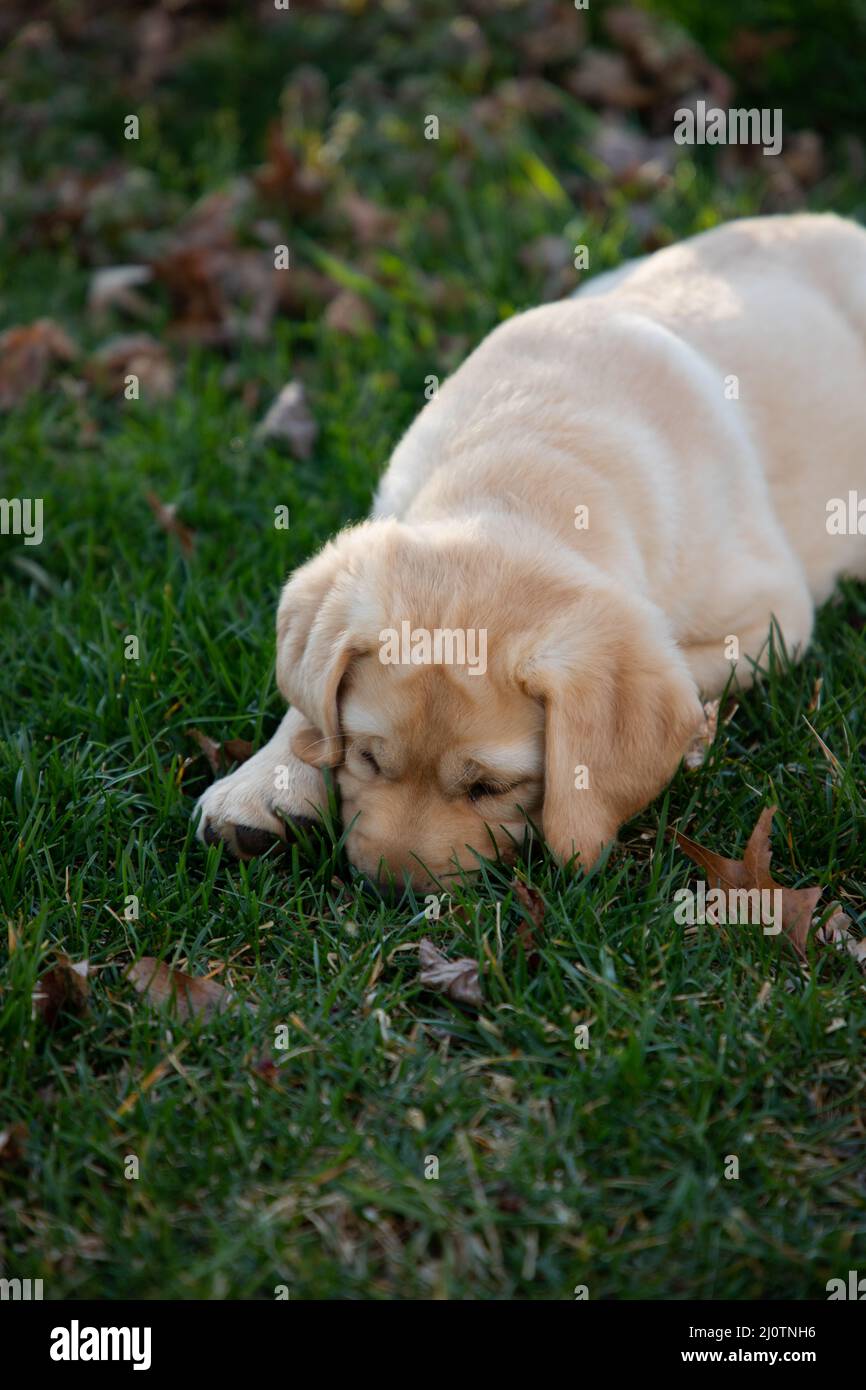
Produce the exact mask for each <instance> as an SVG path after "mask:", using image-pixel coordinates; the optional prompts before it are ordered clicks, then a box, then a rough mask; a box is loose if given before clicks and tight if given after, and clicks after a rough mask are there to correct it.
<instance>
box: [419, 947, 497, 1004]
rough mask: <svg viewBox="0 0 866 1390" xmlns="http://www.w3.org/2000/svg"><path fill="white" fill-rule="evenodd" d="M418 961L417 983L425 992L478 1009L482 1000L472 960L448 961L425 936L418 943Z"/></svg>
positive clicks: (464, 957)
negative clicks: (433, 992)
mask: <svg viewBox="0 0 866 1390" xmlns="http://www.w3.org/2000/svg"><path fill="white" fill-rule="evenodd" d="M418 958H419V960H420V962H421V970H420V973H419V975H418V980H419V983H420V984H422V985H423V986H424V987H425V989H432V990H436V991H438V992H439V993H441V994H447V996H448V998H449V999H453V1000H454V1001H455V1003H457V1004H468V1005H469V1006H470V1007H471V1008H473V1009H480V1008H481V1007H482V1005H483V1003H484V999H483V996H482V994H481V987H480V985H479V983H478V962H477V961H476V960H473V959H472V958H471V957H470V956H462V957H461V958H460V959H459V960H448V958H447V956H444V955H443V954H442V952H441V951H440V950H438V949H437V947H436V946H434V945H433V942H432V941H431V940H430V938H429V937H427V936H425V937H422V939H421V941H420V942H419V943H418Z"/></svg>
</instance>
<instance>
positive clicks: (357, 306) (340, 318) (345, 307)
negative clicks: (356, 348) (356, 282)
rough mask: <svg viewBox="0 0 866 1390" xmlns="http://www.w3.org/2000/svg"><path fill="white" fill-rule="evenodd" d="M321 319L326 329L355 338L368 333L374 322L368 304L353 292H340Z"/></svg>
mask: <svg viewBox="0 0 866 1390" xmlns="http://www.w3.org/2000/svg"><path fill="white" fill-rule="evenodd" d="M323 317H324V321H325V323H326V324H327V326H328V328H333V329H334V330H335V331H336V332H337V333H348V334H350V335H351V336H352V337H356V338H357V337H361V336H362V335H363V334H364V333H369V332H370V329H371V328H372V327H373V323H374V322H375V320H374V318H373V311H372V309H371V308H370V306H369V304H368V303H367V301H366V300H365V299H362V298H361V296H360V295H359V294H355V291H354V290H340V293H339V294H338V295H336V296H335V297H334V298H333V299H332V300H331V302H330V304H329V305H328V307H327V309H326V310H325V312H324V315H323Z"/></svg>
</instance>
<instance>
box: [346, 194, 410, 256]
mask: <svg viewBox="0 0 866 1390" xmlns="http://www.w3.org/2000/svg"><path fill="white" fill-rule="evenodd" d="M337 211H338V212H340V213H342V215H343V216H344V217H345V218H346V220H347V221H348V223H349V225H350V226H351V228H352V231H353V232H354V234H355V237H356V239H357V240H358V241H359V242H361V243H362V244H363V245H364V246H377V245H382V244H383V243H387V242H389V241H390V240H391V238H392V237H393V236H394V233H395V231H396V229H397V222H398V219H397V214H396V213H394V212H392V211H391V210H390V209H389V208H383V207H380V206H379V204H378V203H372V202H371V201H370V199H369V198H364V197H362V196H361V194H360V193H354V192H350V193H345V194H344V195H343V197H342V198H340V199H339V200H338V202H337Z"/></svg>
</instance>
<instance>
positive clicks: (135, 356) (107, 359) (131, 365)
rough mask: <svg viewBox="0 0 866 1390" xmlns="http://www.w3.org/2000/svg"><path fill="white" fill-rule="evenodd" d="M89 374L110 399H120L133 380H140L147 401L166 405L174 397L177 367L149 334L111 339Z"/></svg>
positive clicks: (91, 362)
mask: <svg viewBox="0 0 866 1390" xmlns="http://www.w3.org/2000/svg"><path fill="white" fill-rule="evenodd" d="M86 374H87V377H88V379H89V380H90V381H92V382H93V384H94V385H95V386H97V387H99V389H100V390H101V391H104V392H106V394H109V395H115V396H119V395H121V393H122V392H123V391H125V389H126V387H127V384H128V382H127V378H128V377H130V376H134V377H137V379H138V385H139V388H140V392H141V395H143V396H145V397H149V398H151V399H152V400H157V401H164V400H168V399H169V397H170V396H173V395H174V367H173V366H172V363H171V358H170V356H169V353H168V349H167V348H166V347H165V346H164V344H163V343H160V342H158V341H157V339H156V338H153V337H151V335H150V334H149V333H125V334H122V335H121V336H119V337H116V338H109V340H108V342H107V343H103V345H102V347H100V348H98V349H97V351H96V352H95V353H94V354H93V356H92V357H91V358H90V359H89V360H88V363H87V369H86Z"/></svg>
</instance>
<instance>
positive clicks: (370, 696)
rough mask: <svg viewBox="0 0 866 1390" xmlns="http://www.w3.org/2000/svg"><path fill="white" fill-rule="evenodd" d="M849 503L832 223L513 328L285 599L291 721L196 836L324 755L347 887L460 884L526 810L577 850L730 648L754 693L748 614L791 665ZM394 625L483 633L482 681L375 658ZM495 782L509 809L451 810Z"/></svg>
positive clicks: (239, 818) (455, 379)
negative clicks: (463, 871)
mask: <svg viewBox="0 0 866 1390" xmlns="http://www.w3.org/2000/svg"><path fill="white" fill-rule="evenodd" d="M851 490H855V491H859V494H860V495H866V233H864V232H863V231H861V230H860V229H859V228H857V227H855V226H853V225H852V224H850V223H846V222H843V221H841V220H839V219H837V218H835V217H831V216H825V217H815V216H807V215H803V216H795V217H788V218H765V219H755V220H751V221H744V222H740V223H734V224H731V225H730V226H726V227H723V228H720V229H718V230H716V231H713V232H709V233H706V234H704V235H702V236H700V237H696V238H694V239H693V240H691V241H688V242H685V243H683V244H681V245H679V246H676V247H672V248H670V249H669V250H665V251H663V252H659V253H657V254H656V255H654V256H652V257H649V258H647V259H646V260H645V261H643V262H641V263H639V264H638V265H637V266H635V267H634V268H633V269H631V270H630V271H627V272H625V273H623V274H621V275H620V276H619V277H618V278H617V279H616V280H615V281H614V282H613V283H612V284H611V286H610V288H608V289H607V290H606V292H603V293H597V294H584V295H581V294H579V295H577V296H576V297H575V298H573V299H570V300H566V301H563V302H561V303H557V304H552V305H547V306H544V307H542V308H539V309H534V310H530V311H529V312H528V313H525V314H521V315H518V316H516V317H515V318H513V319H510V320H508V321H507V322H505V323H504V324H502V325H500V326H499V327H498V328H497V329H496V330H494V332H492V333H491V334H490V335H489V336H488V338H486V339H485V341H484V342H483V343H482V344H481V346H480V347H479V348H478V349H477V350H476V351H475V352H474V353H473V354H472V355H471V356H470V357H469V358H468V359H467V361H466V362H465V363H464V364H463V366H462V367H461V368H460V369H459V370H458V371H457V372H456V373H455V374H454V375H453V376H452V377H451V378H450V379H449V380H448V381H447V382H445V384H444V385H443V387H442V389H441V390H440V392H439V394H438V396H437V397H436V398H435V399H434V400H433V401H431V402H430V403H429V404H428V405H427V406H426V407H425V409H424V410H423V411H422V412H421V414H420V415H419V416H418V417H417V419H416V420H415V422H414V423H413V424H412V426H411V427H410V429H409V430H408V431H407V433H406V435H405V436H404V437H403V439H402V440H401V441H400V443H399V444H398V446H397V448H396V450H395V451H394V454H393V457H392V460H391V463H390V465H389V468H388V470H387V472H386V474H385V476H384V477H383V479H382V482H381V485H380V488H379V492H378V495H377V498H376V502H375V505H374V509H373V520H372V521H371V522H369V523H367V524H366V525H365V526H362V527H359V528H353V529H352V530H350V531H348V532H345V533H343V535H342V536H341V537H340V538H338V540H337V541H336V542H332V543H331V545H330V546H329V547H326V549H325V551H323V552H322V554H321V555H320V556H318V557H316V559H314V560H313V561H311V562H310V563H309V564H308V565H306V566H304V567H303V568H302V569H301V570H300V571H298V573H297V574H296V576H295V577H294V578H293V579H292V580H291V581H290V582H289V584H288V586H287V588H286V590H285V592H284V596H283V600H282V602H281V605H280V615H279V619H278V679H279V681H280V685H281V689H282V690H283V693H284V694H285V695H286V697H287V699H289V700H291V702H292V704H293V705H294V706H296V707H297V708H296V709H295V710H293V711H292V712H291V713H290V715H289V716H287V718H286V720H285V721H284V724H283V726H282V728H281V731H280V733H279V734H278V735H277V736H276V738H275V740H274V741H273V746H272V745H269V746H268V748H267V749H263V750H262V752H261V753H260V754H258V755H257V757H256V759H253V760H251V762H250V763H248V764H247V765H246V767H245V768H243V769H241V770H240V771H239V772H238V773H236V774H234V776H233V777H231V778H229V779H226V781H224V782H222V783H218V784H216V786H215V787H214V788H212V789H211V790H210V791H209V792H208V793H206V794H205V797H204V798H203V811H204V815H203V817H202V825H204V823H205V819H206V818H209V819H210V820H211V822H212V823H213V826H214V830H215V832H216V833H222V834H224V835H227V836H228V837H229V838H231V836H232V832H231V829H230V827H231V826H232V825H233V824H234V825H236V824H238V823H241V824H246V825H252V826H259V827H262V828H269V829H278V826H279V822H278V820H276V819H275V817H274V814H273V809H274V808H275V807H276V808H277V809H279V810H282V811H284V812H285V813H287V814H289V815H292V814H294V815H298V814H311V813H312V811H314V809H315V808H316V807H318V806H320V805H321V804H322V800H323V786H322V782H321V777H320V774H319V773H318V772H317V771H316V769H315V766H311V764H318V765H319V766H322V765H332V766H336V767H338V768H339V772H338V777H339V780H340V784H341V788H342V791H343V799H344V812H345V813H346V816H347V819H351V818H352V817H357V821H356V828H355V830H354V831H353V833H352V835H351V836H350V838H349V842H348V844H349V852H350V855H351V856H352V858H353V859H354V860H355V862H357V863H358V864H359V865H360V866H361V867H363V868H364V869H365V870H367V871H368V872H375V871H376V868H377V865H378V864H379V861H380V860H384V862H385V864H386V865H387V866H388V867H389V868H390V869H392V870H395V871H400V870H402V871H405V872H409V873H410V874H412V875H413V877H415V879H416V881H417V882H419V883H420V882H426V881H427V878H428V875H427V874H426V873H424V872H423V870H421V869H420V867H419V861H420V862H421V863H423V864H425V865H426V866H427V868H428V869H429V870H430V871H431V872H433V873H435V874H437V875H441V874H443V873H446V872H448V871H449V868H453V862H454V861H455V860H456V861H457V862H459V863H462V864H466V865H468V866H470V867H471V866H472V863H473V862H474V856H475V855H476V854H478V853H484V852H485V850H487V851H488V852H489V848H490V844H489V842H490V839H491V838H492V839H493V840H494V841H495V842H496V844H497V846H498V847H499V848H500V849H501V850H507V849H508V848H509V847H510V845H511V843H512V842H513V841H514V840H515V839H517V838H519V832H520V827H521V824H522V820H523V816H524V814H528V815H531V816H533V818H534V817H535V816H536V815H537V814H539V813H541V814H542V823H543V826H544V833H545V837H546V838H547V839H548V841H549V842H550V843H551V845H552V847H553V848H554V850H556V851H557V852H558V853H560V854H561V855H562V856H563V857H565V858H570V857H571V856H572V855H573V854H575V853H576V854H578V855H579V856H580V858H581V860H582V861H583V862H584V863H585V864H588V863H590V862H592V860H593V859H594V858H595V857H596V856H597V854H598V852H599V850H600V848H601V846H602V845H603V844H604V842H605V841H606V840H607V839H609V838H610V837H611V836H612V835H613V834H614V833H615V831H616V829H617V827H618V825H619V824H620V823H622V821H623V820H624V819H626V818H627V817H628V816H629V815H631V814H633V813H634V811H636V810H637V809H639V807H640V806H641V805H643V804H646V802H647V801H648V800H650V799H651V797H652V796H653V795H654V794H655V793H656V792H657V791H658V790H659V789H660V787H661V786H662V785H664V782H665V781H666V780H667V779H668V778H669V776H670V775H671V774H672V772H673V771H674V769H675V767H676V764H677V762H678V760H679V757H680V756H681V754H682V752H683V750H684V748H685V746H686V744H687V742H688V739H689V737H690V735H691V733H692V732H693V730H694V728H695V725H696V723H697V721H698V720H699V718H700V704H699V700H698V693H699V692H700V693H701V694H704V695H712V694H714V693H717V692H718V691H719V690H720V689H721V688H722V687H723V686H724V684H725V682H726V680H727V678H728V676H729V674H730V670H731V653H732V650H733V651H738V655H739V664H738V665H737V675H738V679H739V680H740V682H741V683H743V684H745V683H748V680H749V679H750V675H751V670H752V667H751V662H752V661H754V660H755V659H757V658H758V656H759V654H760V652H761V650H762V648H763V647H764V644H765V642H766V639H767V634H768V629H769V626H770V622H771V619H773V618H775V620H776V621H777V622H778V624H779V626H780V628H781V630H782V633H783V635H784V638H785V642H786V645H787V646H788V649H789V650H790V651H802V650H803V648H804V647H805V645H806V644H807V642H808V640H809V636H810V633H811V628H812V620H813V611H814V605H815V604H816V603H820V602H822V601H823V600H824V599H826V598H827V596H828V595H829V593H830V592H831V590H832V587H833V584H834V582H835V580H836V578H837V577H838V575H839V574H840V573H842V572H848V573H852V574H855V575H859V576H864V577H866V538H864V536H863V535H860V534H852V535H831V534H830V533H829V532H828V528H827V504H828V501H829V500H830V499H831V498H835V497H839V498H847V496H848V494H849V492H850V491H851ZM583 509H586V510H583ZM576 522H577V524H576ZM403 621H408V622H409V623H410V624H411V626H412V627H413V628H424V629H428V630H431V629H434V628H446V629H471V630H478V629H483V630H484V631H485V632H486V634H487V647H488V653H489V662H488V670H487V672H486V674H485V675H484V676H483V677H479V676H477V675H476V676H473V675H472V674H470V673H469V672H467V671H465V670H458V669H456V668H453V667H451V668H449V667H436V668H432V667H426V668H420V669H419V668H418V667H389V666H383V665H382V662H381V660H380V659H379V656H380V652H381V637H380V634H381V632H382V631H383V629H388V628H399V627H400V624H401V622H403ZM731 639H736V643H732V640H731ZM413 731H414V732H413ZM374 747H375V750H377V751H376V752H375V755H374V752H373V751H371V750H373V748H374ZM358 750H360V754H361V756H362V757H363V758H366V759H367V763H368V766H367V769H366V770H365V769H364V768H363V767H362V766H361V765H360V762H359V756H358ZM297 753H301V754H302V758H303V759H304V760H300V761H299V759H298V757H297ZM482 755H483V756H482ZM353 758H354V763H353ZM371 759H372V764H371V762H370V760H371ZM497 760H498V761H497ZM275 763H279V764H282V765H284V766H287V767H288V768H289V774H288V782H289V790H288V792H286V793H283V794H280V793H275V790H274V785H273V782H274V778H273V767H274V764H275ZM371 766H374V767H377V768H378V769H379V770H378V771H373V772H372V774H370V767H371ZM461 767H463V768H465V769H467V771H465V773H461V771H460V769H461ZM491 768H493V772H494V775H495V777H499V776H500V773H501V774H502V776H501V778H500V780H501V781H502V784H503V786H506V784H507V786H506V791H505V792H504V793H503V792H499V791H497V795H496V796H493V797H488V796H471V797H468V798H467V796H466V794H465V793H466V791H467V789H471V788H473V787H474V788H477V787H479V786H481V787H487V788H491V786H494V787H495V785H496V783H495V781H494V782H493V783H491V777H490V769H491ZM576 769H584V777H583V779H581V778H580V777H579V776H576V775H575V772H576ZM265 774H267V777H266V776H265ZM368 774H370V775H368ZM518 774H519V776H518ZM473 776H474V777H475V778H476V780H475V782H474V783H473V782H471V781H470V782H468V783H467V778H471V777H473ZM485 779H486V780H485ZM284 780H285V778H284ZM581 780H582V782H583V784H582V785H581V784H580V783H581ZM233 784H234V785H233ZM239 847H240V848H241V849H243V845H242V844H241V845H240V846H239Z"/></svg>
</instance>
